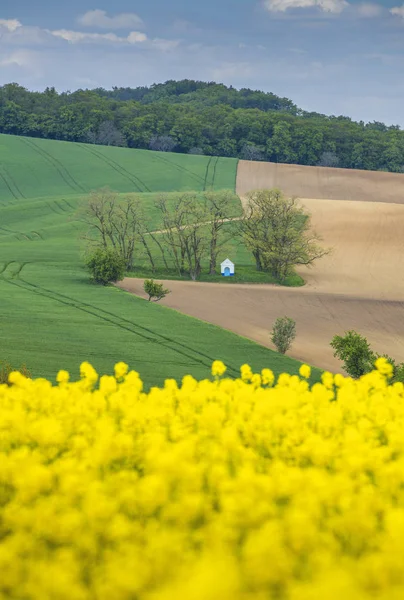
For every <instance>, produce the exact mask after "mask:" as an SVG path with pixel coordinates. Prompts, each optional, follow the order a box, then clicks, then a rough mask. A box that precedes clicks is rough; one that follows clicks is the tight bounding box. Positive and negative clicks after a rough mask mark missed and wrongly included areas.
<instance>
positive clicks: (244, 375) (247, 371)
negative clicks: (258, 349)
mask: <svg viewBox="0 0 404 600" xmlns="http://www.w3.org/2000/svg"><path fill="white" fill-rule="evenodd" d="M240 373H241V379H242V380H243V381H246V382H248V381H251V379H252V376H253V372H252V370H251V367H250V365H247V364H244V365H241V367H240Z"/></svg>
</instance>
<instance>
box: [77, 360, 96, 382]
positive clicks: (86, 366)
mask: <svg viewBox="0 0 404 600" xmlns="http://www.w3.org/2000/svg"><path fill="white" fill-rule="evenodd" d="M80 376H81V377H82V378H83V379H87V380H88V381H89V382H90V383H95V382H96V381H97V380H98V373H97V371H96V370H95V369H94V367H93V366H92V365H90V363H88V362H83V363H81V365H80Z"/></svg>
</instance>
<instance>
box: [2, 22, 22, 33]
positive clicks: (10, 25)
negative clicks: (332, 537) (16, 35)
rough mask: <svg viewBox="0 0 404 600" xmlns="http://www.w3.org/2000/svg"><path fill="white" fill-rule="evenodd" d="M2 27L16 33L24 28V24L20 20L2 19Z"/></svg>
mask: <svg viewBox="0 0 404 600" xmlns="http://www.w3.org/2000/svg"><path fill="white" fill-rule="evenodd" d="M0 27H5V28H6V29H7V30H8V31H15V30H16V29H18V28H19V27H22V23H20V22H19V21H18V19H0Z"/></svg>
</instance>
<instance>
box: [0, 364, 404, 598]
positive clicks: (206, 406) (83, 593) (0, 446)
mask: <svg viewBox="0 0 404 600" xmlns="http://www.w3.org/2000/svg"><path fill="white" fill-rule="evenodd" d="M387 364H388V363H387ZM376 367H377V369H376V370H375V371H374V372H373V373H370V374H367V375H365V376H364V377H362V378H361V379H359V380H353V379H351V378H348V377H343V376H342V375H335V376H334V375H332V374H331V373H325V374H323V377H322V381H321V383H316V384H315V385H313V386H312V387H310V385H309V382H308V381H307V380H308V378H309V377H310V368H309V367H307V365H306V366H302V367H301V369H300V377H299V376H296V375H288V374H282V375H281V376H279V377H278V378H277V379H276V378H275V376H274V374H273V372H272V371H271V370H270V369H263V370H262V372H261V373H253V371H252V369H251V368H250V367H249V366H248V365H243V366H242V368H241V376H240V378H239V379H236V380H232V379H230V378H225V377H224V373H225V370H226V367H225V365H224V364H223V363H221V362H220V361H217V362H215V363H214V364H213V367H212V375H213V380H203V381H197V380H196V379H194V378H193V377H191V376H190V375H188V376H186V377H184V379H183V381H182V383H181V384H180V385H179V384H178V383H177V382H176V381H175V380H173V379H170V380H167V381H166V382H165V384H164V386H163V387H162V388H161V389H160V388H152V389H151V390H150V391H149V392H148V393H145V392H143V391H142V390H143V384H142V381H141V379H140V377H139V374H138V373H137V372H135V371H129V369H128V366H127V365H126V364H125V363H118V364H117V365H116V367H115V373H114V376H105V375H104V376H102V377H101V378H99V376H98V374H97V373H96V371H95V370H94V368H93V367H92V366H91V365H90V364H88V363H83V365H82V367H81V375H82V379H81V380H80V381H78V382H70V379H69V374H68V373H67V372H66V371H60V372H59V374H58V376H57V381H58V385H56V386H52V385H51V383H50V382H48V381H46V380H45V379H38V380H35V381H32V380H29V379H26V378H25V377H24V376H23V375H21V374H19V373H12V374H11V375H10V383H11V385H10V386H6V385H0V600H6V599H7V600H9V599H11V600H12V599H14V600H17V599H22V598H24V600H133V599H135V598H136V599H137V600H183V599H184V600H185V599H187V600H264V599H265V600H268V599H269V600H320V599H321V600H340V599H341V598H343V599H344V600H373V599H377V600H399V599H400V600H401V599H402V598H404V569H403V562H404V558H403V557H404V386H403V385H402V384H401V383H400V384H399V383H395V384H392V385H390V384H389V381H390V376H391V371H390V369H389V368H388V367H387V365H386V361H384V360H382V359H379V360H378V361H377V363H376Z"/></svg>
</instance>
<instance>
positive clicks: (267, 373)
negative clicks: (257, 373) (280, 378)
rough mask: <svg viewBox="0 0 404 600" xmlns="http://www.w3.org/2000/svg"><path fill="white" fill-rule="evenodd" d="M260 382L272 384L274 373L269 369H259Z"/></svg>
mask: <svg viewBox="0 0 404 600" xmlns="http://www.w3.org/2000/svg"><path fill="white" fill-rule="evenodd" d="M261 377H262V384H263V385H269V386H271V385H273V383H274V381H275V375H274V374H273V371H271V369H262V371H261Z"/></svg>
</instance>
